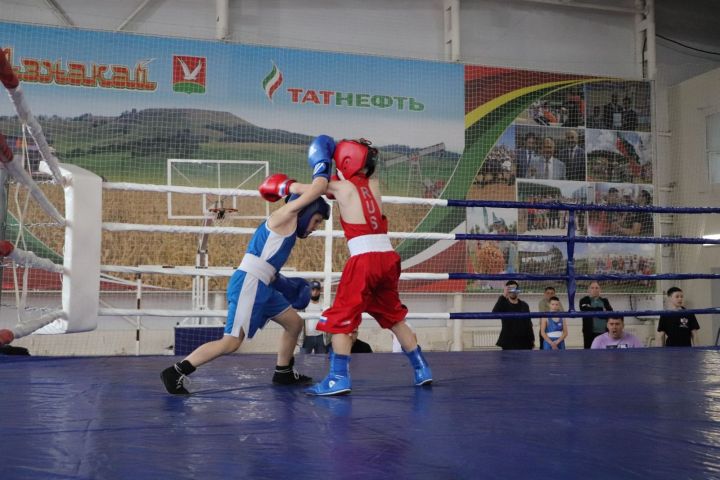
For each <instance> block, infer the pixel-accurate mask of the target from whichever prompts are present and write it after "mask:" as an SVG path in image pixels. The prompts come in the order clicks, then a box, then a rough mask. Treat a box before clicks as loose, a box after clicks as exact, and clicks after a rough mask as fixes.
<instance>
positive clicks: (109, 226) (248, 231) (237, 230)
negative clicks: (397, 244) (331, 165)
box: [102, 222, 456, 241]
mask: <svg viewBox="0 0 720 480" xmlns="http://www.w3.org/2000/svg"><path fill="white" fill-rule="evenodd" d="M102 228H103V230H106V231H108V232H149V233H215V234H231V235H252V234H253V233H255V230H256V229H255V228H249V227H193V226H187V225H148V224H139V223H113V222H105V223H103V224H102ZM326 235H327V233H325V232H324V231H320V230H318V231H315V232H313V233H311V234H310V236H312V237H324V236H326ZM344 235H345V234H344V233H343V231H342V230H333V232H332V236H333V237H336V238H339V237H343V236H344ZM387 235H388V237H390V238H397V239H407V238H417V239H422V240H453V241H455V240H456V239H455V234H454V233H415V232H388V234H387Z"/></svg>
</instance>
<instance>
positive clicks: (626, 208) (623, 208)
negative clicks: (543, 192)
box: [447, 199, 720, 214]
mask: <svg viewBox="0 0 720 480" xmlns="http://www.w3.org/2000/svg"><path fill="white" fill-rule="evenodd" d="M447 206H448V207H465V208H467V207H494V208H539V209H544V210H568V211H573V210H576V211H578V210H580V211H586V212H589V211H602V212H607V211H610V212H613V211H614V212H648V213H691V214H702V213H720V208H715V207H658V206H655V205H642V206H640V205H596V204H593V203H563V202H547V203H532V202H513V201H504V200H457V199H449V200H447Z"/></svg>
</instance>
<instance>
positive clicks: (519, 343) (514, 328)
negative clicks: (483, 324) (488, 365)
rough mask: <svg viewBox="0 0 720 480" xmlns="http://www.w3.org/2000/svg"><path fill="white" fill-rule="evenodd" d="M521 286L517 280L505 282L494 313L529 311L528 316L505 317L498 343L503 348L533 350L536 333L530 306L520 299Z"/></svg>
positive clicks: (502, 321)
mask: <svg viewBox="0 0 720 480" xmlns="http://www.w3.org/2000/svg"><path fill="white" fill-rule="evenodd" d="M519 294H520V286H519V285H518V283H517V282H516V281H515V280H508V281H507V283H505V289H504V291H503V294H502V295H500V297H498V299H497V302H496V303H495V306H494V307H493V310H492V311H493V313H527V314H528V316H527V318H503V319H502V320H501V323H502V327H501V328H500V336H499V337H498V340H497V343H496V345H497V346H498V347H501V348H502V349H503V350H532V348H533V347H534V346H535V333H534V332H533V326H532V320H531V319H530V307H529V306H528V304H527V303H525V302H524V301H522V300H520V297H519Z"/></svg>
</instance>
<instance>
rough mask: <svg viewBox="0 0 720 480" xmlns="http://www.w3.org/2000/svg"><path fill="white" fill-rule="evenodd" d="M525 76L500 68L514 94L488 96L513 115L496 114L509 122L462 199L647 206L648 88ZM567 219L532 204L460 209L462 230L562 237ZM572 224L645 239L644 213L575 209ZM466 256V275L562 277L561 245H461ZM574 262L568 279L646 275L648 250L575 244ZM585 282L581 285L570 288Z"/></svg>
mask: <svg viewBox="0 0 720 480" xmlns="http://www.w3.org/2000/svg"><path fill="white" fill-rule="evenodd" d="M532 73H533V72H524V71H515V72H512V71H506V72H504V74H505V76H506V77H508V78H510V77H511V79H510V80H509V79H508V78H505V79H504V80H505V81H506V83H508V84H511V85H512V86H513V87H515V91H514V92H512V93H511V94H510V95H509V94H508V93H507V92H505V91H497V95H496V97H498V98H499V97H500V96H501V95H504V96H505V98H507V97H510V98H511V100H508V101H506V105H508V108H507V111H505V112H503V113H505V114H507V113H512V112H513V109H514V111H515V112H517V114H516V115H515V116H514V118H513V119H512V120H511V121H509V119H508V117H505V119H504V120H505V121H509V124H508V125H507V126H506V128H505V130H504V131H503V132H502V133H500V134H499V136H496V137H495V142H494V143H493V144H492V145H490V144H489V143H487V144H486V148H485V151H486V154H485V157H484V159H483V161H482V165H481V166H480V168H479V169H478V170H477V173H476V175H475V178H474V179H473V181H472V186H471V187H470V190H469V192H468V196H467V198H468V199H478V200H481V199H485V200H509V201H515V200H517V201H521V202H530V203H551V202H562V203H577V204H596V205H652V204H653V186H652V183H653V158H652V134H651V130H652V129H651V111H650V101H651V97H650V95H651V91H650V84H649V83H646V82H638V81H615V80H613V81H609V80H605V79H597V78H594V79H589V78H582V77H572V76H568V75H565V76H563V75H560V74H557V75H556V76H555V77H550V75H551V74H542V73H540V72H534V73H535V76H533V75H532ZM496 78H497V75H496ZM489 85H490V84H489V83H486V84H485V85H484V86H485V87H489ZM466 91H467V88H466ZM512 102H515V104H514V105H513V104H512ZM498 117H500V116H498ZM500 118H501V117H500ZM467 123H468V122H467V121H466V125H467ZM486 210H487V211H486ZM568 216H569V213H568V212H567V211H562V210H547V209H539V208H538V209H533V208H529V209H519V210H517V212H515V211H513V210H512V209H496V211H491V209H481V208H476V209H469V210H468V212H467V220H466V222H467V223H466V228H467V230H466V231H467V232H468V233H500V232H509V233H517V234H519V235H533V236H542V235H553V236H564V235H566V234H567V228H568ZM575 226H576V235H578V236H586V235H589V236H653V235H654V221H653V216H652V214H651V213H647V212H598V211H591V212H582V211H579V212H577V213H576V225H575ZM496 227H497V228H496ZM467 253H468V257H469V259H470V261H469V264H470V265H471V266H472V269H473V271H474V272H476V273H513V272H519V273H528V274H559V275H563V274H565V273H566V267H567V247H566V245H565V244H564V243H550V242H530V241H528V242H509V241H503V242H491V241H488V242H474V243H473V242H468V248H467ZM574 257H575V271H576V274H592V273H605V274H650V273H655V261H656V248H655V246H654V245H647V244H645V245H637V244H627V243H607V244H584V243H577V244H576V246H575V253H574ZM503 283H504V282H499V281H473V282H468V291H486V290H493V291H495V290H499V289H501V287H502V284H503ZM525 283H526V285H525V288H526V289H529V290H532V291H542V290H543V289H544V287H545V286H547V285H554V286H555V288H556V289H557V290H559V291H563V290H565V289H566V286H565V282H525ZM613 283H614V285H613V284H612V283H608V285H607V288H608V289H609V291H612V290H613V289H614V288H621V289H623V290H629V291H648V290H649V289H652V288H654V285H653V283H652V282H643V281H634V282H622V284H620V283H619V282H613ZM585 286H586V283H582V282H581V283H580V284H579V286H578V288H579V289H584V288H585Z"/></svg>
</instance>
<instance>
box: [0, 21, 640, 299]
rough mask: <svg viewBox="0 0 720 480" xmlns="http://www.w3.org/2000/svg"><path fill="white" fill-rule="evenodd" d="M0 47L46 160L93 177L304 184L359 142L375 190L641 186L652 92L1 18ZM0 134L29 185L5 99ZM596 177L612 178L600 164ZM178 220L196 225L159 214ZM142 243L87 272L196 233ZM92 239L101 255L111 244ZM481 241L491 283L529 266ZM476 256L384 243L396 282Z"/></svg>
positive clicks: (464, 215)
mask: <svg viewBox="0 0 720 480" xmlns="http://www.w3.org/2000/svg"><path fill="white" fill-rule="evenodd" d="M0 34H2V38H3V41H2V44H0V47H1V48H2V49H3V50H4V52H5V53H6V54H7V56H8V58H9V59H10V62H11V64H12V65H13V67H14V69H15V71H16V72H17V74H18V76H19V78H20V79H21V82H22V87H23V89H24V90H25V92H26V94H27V98H28V100H29V101H30V103H31V106H32V108H33V111H34V113H35V115H36V116H37V117H38V119H39V121H40V123H41V124H42V126H43V129H44V130H45V132H46V134H47V136H48V138H49V140H50V143H51V145H52V146H53V147H54V148H55V149H56V152H57V155H58V157H59V158H60V159H61V161H63V162H67V163H73V164H76V165H79V166H82V167H84V168H87V169H89V170H91V171H93V172H95V173H97V174H98V175H101V176H102V177H103V178H104V179H106V180H107V181H113V182H125V181H126V182H140V183H154V184H165V183H168V182H173V183H174V182H178V184H182V185H186V186H202V187H224V188H243V189H252V188H255V187H256V186H257V184H258V183H259V181H260V180H261V178H262V177H263V176H264V174H265V172H267V171H269V172H284V173H286V174H288V175H290V176H291V177H294V178H297V179H298V180H300V181H309V180H310V170H309V168H308V166H307V162H306V152H307V145H308V143H309V142H310V141H311V140H312V138H313V137H315V136H316V135H320V134H327V135H331V136H333V137H334V138H336V139H338V140H339V139H342V138H360V137H364V138H367V139H369V140H371V141H372V142H373V145H374V146H376V147H378V148H379V150H380V162H379V165H378V169H377V176H378V178H379V180H380V182H381V187H382V190H383V193H384V194H386V195H398V196H410V197H425V198H458V199H493V200H518V199H521V198H524V196H525V195H526V193H522V191H521V189H520V185H523V184H527V185H536V187H533V188H535V189H536V190H537V189H538V188H540V187H537V186H538V185H545V187H552V188H555V189H556V191H558V192H566V191H567V190H568V188H570V189H574V190H582V191H586V190H588V189H589V188H590V186H591V185H595V184H602V185H605V184H610V183H614V182H618V183H622V184H623V185H626V186H628V185H634V184H643V185H647V184H651V183H652V175H653V171H652V158H651V157H650V154H649V153H648V152H649V151H651V149H648V145H650V144H651V143H652V138H651V134H650V131H651V128H650V124H649V121H650V116H649V112H648V110H647V106H648V105H649V94H650V89H649V85H648V84H645V83H642V82H622V81H618V80H609V79H602V78H596V77H589V76H583V75H567V74H561V73H550V72H537V71H526V70H518V69H509V68H496V67H486V66H473V65H460V64H456V63H446V62H430V61H420V60H408V59H396V58H385V57H377V56H365V55H351V54H340V53H329V52H314V51H304V50H297V49H288V48H275V47H263V46H253V45H238V44H229V43H225V42H216V41H199V40H187V39H181V38H160V37H151V36H142V35H133V34H124V33H112V32H95V31H81V30H76V29H64V28H50V27H37V26H31V25H20V24H11V23H0ZM628 98H629V100H628ZM616 100H617V106H616V104H615V103H614V102H615V101H616ZM596 107H599V108H596ZM589 110H591V111H589ZM591 115H594V116H592V117H591ZM596 117H597V118H596ZM591 121H592V124H591ZM591 125H592V126H591ZM0 130H1V131H2V132H3V133H4V134H5V135H7V136H9V137H10V138H11V140H12V141H13V143H14V145H16V148H17V151H18V152H20V151H25V153H26V155H27V157H28V162H29V164H30V166H31V168H32V169H33V171H34V174H35V175H38V176H41V175H42V174H41V173H39V172H37V164H38V161H37V160H38V157H37V152H36V151H34V150H33V146H32V145H24V143H23V142H24V140H23V135H22V130H21V127H20V125H19V124H18V122H17V119H16V117H15V115H14V113H13V112H12V108H11V106H10V105H9V103H8V102H3V103H0ZM170 160H179V161H178V162H175V163H174V164H172V165H182V166H183V167H182V168H183V170H180V169H179V168H180V167H177V169H176V170H172V169H173V168H176V167H173V166H171V162H170ZM186 160H198V161H200V160H202V162H198V163H196V164H195V163H192V162H186ZM545 160H549V161H545ZM224 162H225V163H224ZM227 162H230V163H232V162H234V164H231V165H228V163H227ZM603 162H605V163H603ZM610 164H612V165H613V169H612V172H613V173H612V174H610V173H607V172H608V170H606V169H603V168H602V166H603V165H610ZM193 165H195V166H193ZM601 174H603V175H604V176H602V175H601ZM545 181H550V182H559V183H556V184H554V185H553V184H545V183H543V182H545ZM183 182H184V183H183ZM562 182H569V183H568V185H567V186H566V185H563V184H562ZM585 183H587V185H585ZM545 187H543V188H544V189H545V190H547V188H545ZM553 191H555V190H553ZM641 191H648V192H649V193H652V191H651V189H648V188H645V187H643V188H641V189H636V190H635V191H634V194H635V196H636V197H638V198H639V197H640V195H642V192H641ZM563 195H564V194H563ZM219 200H220V201H226V202H230V199H219ZM232 201H233V202H235V203H232V205H237V201H238V200H237V199H233V200H232ZM595 201H598V200H595ZM600 201H603V200H600ZM213 202H214V203H213ZM217 202H218V199H204V200H203V201H202V202H201V201H199V200H197V199H196V198H191V197H189V196H188V197H182V196H177V197H175V196H174V197H173V204H172V205H169V203H168V198H167V196H166V195H163V194H149V193H144V194H139V193H138V194H127V193H122V194H121V193H118V192H108V193H106V195H105V198H104V202H103V205H104V212H103V213H104V219H105V221H131V222H136V223H148V224H154V223H155V224H168V223H170V224H184V225H199V224H202V220H199V218H202V216H204V215H206V214H207V208H208V206H209V205H212V204H217ZM226 204H228V205H229V204H230V203H226ZM176 207H177V208H178V209H179V210H182V212H183V213H187V212H190V213H193V212H195V213H194V214H195V215H197V217H198V219H193V218H192V217H193V215H191V214H189V215H185V217H188V218H184V219H179V218H176V217H175V216H174V215H171V214H169V213H168V212H169V211H170V210H171V209H174V208H176ZM265 207H266V206H265V204H264V203H263V202H262V201H261V200H258V199H247V198H246V199H242V201H241V203H240V204H239V208H238V211H239V212H240V213H247V218H245V219H244V220H241V221H235V223H234V224H236V225H238V226H254V225H257V224H258V222H259V220H258V219H257V217H258V216H261V214H262V212H263V211H265V210H264V209H265ZM272 208H274V206H273V207H272ZM385 212H386V214H387V215H388V217H389V220H390V229H391V230H393V231H402V232H456V233H467V232H472V231H478V229H481V230H486V229H487V228H488V227H487V225H492V223H493V222H492V218H493V217H492V213H495V214H496V215H497V212H489V213H490V217H489V218H490V223H489V224H487V223H485V222H484V220H482V218H484V217H482V214H480V215H481V216H480V217H478V216H477V215H475V213H477V212H475V213H473V211H465V209H460V208H427V207H421V206H400V205H389V204H388V205H386V206H385ZM478 218H480V219H481V220H479V221H478ZM503 220H505V223H506V227H507V228H511V229H514V230H515V231H518V232H519V233H523V231H527V230H528V223H527V222H528V219H527V212H515V213H513V215H512V216H507V217H506V218H503ZM10 223H12V219H11V221H10ZM38 223H40V222H38ZM558 224H560V222H558ZM336 226H337V223H336ZM26 228H28V230H27V232H26V233H27V235H26V236H27V238H30V239H34V240H33V241H35V242H36V244H37V248H38V249H39V250H43V249H44V251H45V254H46V256H52V255H55V256H56V257H57V256H59V255H61V252H62V243H61V242H62V239H61V238H60V239H58V237H57V235H45V234H44V233H42V232H41V231H40V230H34V229H32V228H31V227H26ZM156 237H157V236H154V237H153V236H152V235H146V236H141V235H138V236H137V237H136V238H135V240H133V242H136V243H137V245H140V246H142V248H141V247H139V246H138V247H133V246H128V245H125V244H122V245H123V248H110V247H108V248H103V259H102V262H103V263H104V264H120V265H123V264H125V265H128V264H129V265H135V264H147V265H166V264H168V265H192V264H193V263H194V261H195V254H196V250H197V238H195V236H193V235H187V234H183V235H178V236H177V239H176V240H174V241H173V242H171V244H167V242H165V243H163V241H162V240H160V239H158V238H156ZM105 238H106V239H107V241H108V244H109V242H112V241H116V239H117V238H118V237H117V235H116V234H106V235H105ZM104 241H105V239H104ZM246 243H247V238H238V237H230V236H227V235H218V236H213V238H211V243H210V250H211V252H212V253H211V262H212V264H213V265H222V266H234V265H237V263H238V262H239V260H240V256H241V252H242V250H243V249H244V248H245V245H246ZM336 244H337V245H336V250H337V251H336V252H334V255H333V259H334V260H333V262H334V265H333V270H334V271H340V270H341V269H342V265H343V263H344V261H345V260H346V258H347V251H346V248H345V244H344V240H341V239H337V240H336ZM118 245H120V243H118ZM488 245H489V246H493V247H496V248H497V249H498V250H499V251H500V252H501V254H502V257H503V258H502V261H503V271H506V272H509V271H512V270H513V269H514V270H516V271H522V269H523V261H524V262H525V264H528V262H530V263H532V261H531V260H523V259H528V258H531V256H532V255H529V254H523V250H521V249H519V248H518V247H519V246H518V245H515V244H506V243H503V244H502V245H493V244H492V243H490V244H488ZM488 245H475V244H473V245H469V244H468V245H466V244H464V243H463V242H455V241H441V242H435V241H430V240H414V239H408V240H403V241H397V242H395V246H396V248H397V250H398V252H399V253H400V255H401V256H402V259H403V268H404V270H405V271H408V272H445V273H447V272H456V271H457V272H466V271H479V270H481V269H483V268H485V267H483V266H482V265H481V262H480V260H479V258H485V257H487V258H489V256H494V257H496V259H497V250H495V251H494V252H493V253H492V254H491V253H487V252H489V250H484V252H485V253H481V254H480V256H479V257H478V252H482V251H483V250H482V248H483V247H487V246H488ZM322 249H323V245H322V241H321V240H318V239H308V240H306V241H304V242H300V245H299V246H298V247H297V248H296V252H295V253H294V254H293V256H292V257H291V258H290V261H289V263H288V266H289V267H290V268H294V269H297V270H302V271H307V270H322V262H323V258H324V257H323V254H322ZM139 252H140V253H141V254H140V255H139V257H138V254H139ZM525 252H529V250H525ZM486 269H487V268H486ZM492 269H493V270H497V266H496V265H494V266H493V267H492ZM217 282H218V284H217V288H222V285H221V283H222V281H217ZM183 285H184V284H183V283H182V281H180V280H173V281H172V282H171V283H170V284H163V286H167V287H172V288H183ZM489 286H490V287H491V288H492V289H495V288H496V287H497V285H494V284H493V285H490V284H487V283H485V284H482V285H479V284H477V283H472V282H466V281H449V282H422V281H413V282H403V283H402V286H401V288H403V289H404V290H407V291H410V290H412V291H441V290H442V291H457V292H461V291H466V290H467V289H470V290H475V291H477V290H485V289H487V288H488V287H489Z"/></svg>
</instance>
